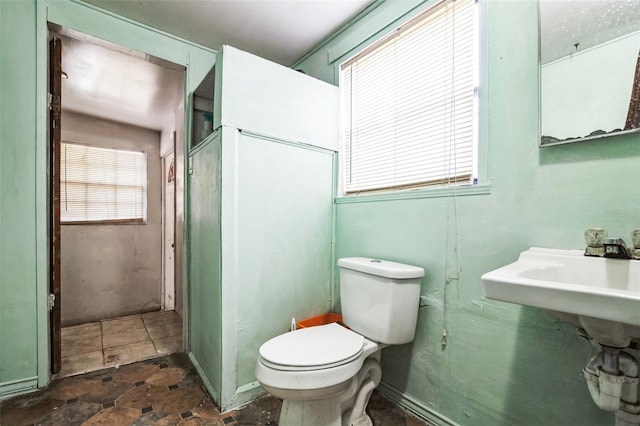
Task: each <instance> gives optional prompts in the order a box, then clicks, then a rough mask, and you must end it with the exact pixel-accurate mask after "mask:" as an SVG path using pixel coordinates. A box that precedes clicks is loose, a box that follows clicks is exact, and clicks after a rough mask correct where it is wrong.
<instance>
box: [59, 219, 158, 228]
mask: <svg viewBox="0 0 640 426" xmlns="http://www.w3.org/2000/svg"><path fill="white" fill-rule="evenodd" d="M146 224H147V221H146V220H143V219H113V220H84V221H83V220H73V221H66V222H60V225H62V226H65V225H146Z"/></svg>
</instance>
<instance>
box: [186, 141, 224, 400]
mask: <svg viewBox="0 0 640 426" xmlns="http://www.w3.org/2000/svg"><path fill="white" fill-rule="evenodd" d="M194 151H195V152H193V153H192V154H191V155H190V157H189V163H190V175H189V186H188V194H189V195H188V197H189V215H188V218H189V221H188V223H189V253H190V255H189V258H188V261H187V264H188V268H189V313H190V316H189V341H190V342H191V358H192V360H194V362H195V363H197V364H198V367H199V369H200V370H201V373H202V375H203V376H204V377H205V378H206V380H208V382H209V383H207V386H208V388H209V392H210V393H212V394H213V396H214V398H215V399H216V400H219V395H220V389H221V388H220V386H221V381H222V327H221V325H222V306H221V305H222V299H221V297H222V296H221V291H220V290H221V289H220V274H221V257H222V253H221V234H220V232H221V229H220V173H221V170H220V167H221V158H220V155H221V140H220V133H219V132H217V134H216V135H215V136H213V137H210V138H209V139H207V140H206V141H205V142H203V143H202V144H201V145H200V146H198V148H197V149H196V150H194Z"/></svg>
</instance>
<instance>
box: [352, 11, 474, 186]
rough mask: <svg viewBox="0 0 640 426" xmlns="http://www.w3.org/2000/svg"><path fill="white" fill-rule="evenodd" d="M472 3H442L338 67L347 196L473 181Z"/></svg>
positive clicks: (470, 182) (471, 182)
mask: <svg viewBox="0 0 640 426" xmlns="http://www.w3.org/2000/svg"><path fill="white" fill-rule="evenodd" d="M475 6H476V4H475V1H474V0H455V1H451V0H445V1H442V2H440V3H438V4H437V5H435V6H434V7H432V8H431V9H429V10H428V11H426V12H425V13H423V14H421V15H420V16H418V17H416V18H415V19H413V20H411V21H410V22H408V23H406V24H405V25H403V26H401V27H400V28H398V29H397V30H396V31H394V32H393V33H392V34H390V35H388V36H386V37H384V38H383V39H381V40H379V41H378V42H376V43H374V44H372V45H371V46H369V47H368V48H367V49H365V50H364V51H362V52H361V53H360V54H358V55H357V56H355V57H353V58H352V59H350V60H348V61H346V62H345V63H343V64H342V65H341V67H340V89H341V96H342V99H341V103H342V156H343V158H342V162H343V166H344V181H343V182H344V190H345V193H346V194H357V193H366V192H372V191H385V190H387V191H388V190H402V189H410V188H422V187H429V186H444V185H460V184H473V183H475V179H476V175H477V172H476V170H477V137H476V134H477V131H476V128H477V120H476V117H477V112H476V111H477V107H476V93H477V78H476V73H477V71H476V70H477V50H478V49H477V36H476V32H477V29H476V27H477V24H476V22H477V19H476V7H475Z"/></svg>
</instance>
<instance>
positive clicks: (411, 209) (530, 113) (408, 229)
mask: <svg viewBox="0 0 640 426" xmlns="http://www.w3.org/2000/svg"><path fill="white" fill-rule="evenodd" d="M390 3H403V4H404V7H405V9H404V10H400V8H399V5H398V4H394V5H391V4H390ZM482 3H483V8H482V10H483V16H482V22H483V23H484V26H485V33H484V36H485V37H486V42H487V43H488V48H486V49H483V50H482V51H483V56H484V58H483V62H484V65H483V67H482V70H483V71H482V72H483V80H484V81H485V84H484V85H483V87H482V88H481V91H480V97H481V108H482V110H481V123H484V124H483V125H484V128H483V129H481V135H482V136H481V141H480V143H481V151H483V152H484V151H485V150H486V153H487V156H486V159H485V160H484V162H483V164H481V165H480V167H481V170H483V171H484V172H486V175H487V179H485V181H483V182H481V183H485V184H490V194H485V195H473V196H454V195H451V196H444V197H434V198H422V199H410V200H387V201H377V202H362V203H354V202H346V200H344V199H338V204H337V237H336V238H337V241H336V245H337V247H336V259H337V258H340V257H345V256H371V257H380V258H387V259H390V260H395V261H401V262H406V263H410V264H415V265H419V266H422V267H424V268H425V269H426V271H427V272H426V276H425V278H424V280H423V287H422V294H423V295H424V296H426V298H427V299H426V301H427V305H428V306H426V307H424V308H422V309H421V310H420V317H419V323H418V329H417V334H416V339H415V341H414V342H413V343H412V344H409V345H404V346H402V347H391V348H388V349H385V350H384V351H383V372H384V374H383V381H384V383H385V384H386V385H387V386H388V387H391V388H393V389H395V390H396V391H397V392H398V393H399V394H400V397H401V398H404V400H405V401H413V402H414V403H415V404H417V406H418V407H420V410H422V413H423V414H424V413H427V415H430V416H433V418H434V419H435V418H437V417H439V416H441V417H445V418H448V419H450V420H451V421H453V422H456V423H458V424H461V425H487V426H494V425H514V424H518V425H539V424H546V425H577V424H580V425H607V424H611V425H612V424H613V422H614V421H613V416H612V415H609V414H604V413H602V412H600V410H598V409H597V408H596V407H595V405H594V404H593V403H592V401H591V398H590V397H589V394H588V391H587V388H586V385H585V383H584V380H583V379H582V378H581V375H580V370H581V369H582V368H583V367H584V365H585V363H586V362H587V361H588V359H589V358H590V356H591V348H590V345H589V344H588V343H587V342H586V341H585V340H583V339H581V338H579V337H578V336H577V334H576V331H575V330H574V329H573V328H571V327H569V326H567V325H565V324H564V323H562V322H560V321H557V320H555V319H553V318H552V317H551V316H549V315H547V314H546V313H544V312H543V311H541V310H539V309H535V308H527V307H520V306H517V305H512V304H507V303H501V302H495V301H491V300H488V299H486V298H485V297H484V294H483V289H482V283H481V281H480V276H481V275H482V274H483V273H484V272H487V271H489V270H492V269H494V268H496V267H499V266H502V265H504V264H506V263H509V262H512V261H514V260H515V259H516V258H517V256H518V254H519V253H520V252H521V251H523V250H525V249H527V248H528V247H530V246H543V247H557V248H581V247H583V244H584V243H583V238H582V235H583V232H584V230H585V229H586V228H588V227H593V226H602V227H604V228H606V229H608V231H609V234H610V235H619V236H621V237H623V238H625V239H626V240H627V241H628V239H629V234H630V232H631V230H632V229H635V228H638V226H639V225H640V184H638V177H639V176H640V138H639V137H638V136H626V137H619V138H614V139H608V140H603V141H592V142H585V143H578V144H570V145H565V146H557V147H550V148H544V149H539V148H538V122H539V105H538V63H537V58H538V53H537V52H538V50H537V49H538V48H537V40H538V36H537V30H538V27H537V20H536V18H537V5H536V2H535V1H524V0H523V1H496V0H490V1H485V2H482ZM417 4H418V3H417V2H385V3H382V4H380V5H379V7H378V8H377V9H376V10H374V12H372V14H371V15H370V16H368V17H364V18H362V19H360V21H358V22H356V23H353V24H352V25H351V26H350V27H348V28H347V29H346V30H345V31H343V32H341V33H339V34H338V35H337V36H336V37H334V38H333V39H331V40H329V42H328V43H327V44H325V45H324V46H322V47H320V48H319V49H317V50H316V51H315V52H313V53H312V54H311V55H309V56H308V57H306V58H305V59H304V60H302V61H301V62H300V63H298V64H296V65H295V66H294V67H295V68H302V69H304V70H305V71H307V73H309V74H311V75H315V76H318V77H320V78H323V79H325V80H327V81H330V82H333V81H335V76H336V66H337V64H338V63H339V60H337V61H336V62H334V63H329V62H328V59H327V58H329V59H332V58H338V59H339V57H340V56H339V53H340V52H342V53H344V54H345V56H344V57H347V56H348V55H349V54H350V53H349V48H348V47H349V46H351V47H354V46H358V45H360V44H361V43H362V42H363V41H364V40H365V39H366V38H367V37H369V36H372V35H373V34H375V33H376V32H377V31H378V30H379V29H380V28H383V27H384V26H386V25H388V24H389V23H390V22H392V21H393V20H395V19H396V18H398V17H399V16H401V15H402V14H403V13H404V12H406V11H407V10H409V9H411V7H413V6H416V5H417ZM419 8H420V7H419ZM381 15H383V16H386V19H382V18H381V17H380V16H381ZM334 261H335V259H334ZM443 328H446V330H447V334H448V344H447V345H446V346H442V344H441V341H442V330H443ZM636 354H637V353H636ZM393 389H392V390H393ZM420 410H419V411H420Z"/></svg>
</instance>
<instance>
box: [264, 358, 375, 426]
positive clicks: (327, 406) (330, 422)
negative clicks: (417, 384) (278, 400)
mask: <svg viewBox="0 0 640 426" xmlns="http://www.w3.org/2000/svg"><path fill="white" fill-rule="evenodd" d="M375 355H377V356H371V357H369V358H367V359H366V360H365V362H364V364H363V366H362V368H361V369H360V371H359V372H358V374H357V375H356V376H355V377H353V378H352V379H351V381H350V382H349V384H348V386H347V387H346V389H345V390H344V391H343V392H341V393H339V394H337V395H333V396H331V397H329V398H323V399H309V400H300V399H295V400H293V399H284V400H283V402H282V408H281V410H280V419H279V421H278V424H279V426H373V423H372V421H371V419H370V418H369V416H368V415H367V414H366V412H365V409H366V407H367V404H368V403H369V398H370V397H371V393H372V392H373V390H374V389H375V388H376V387H377V386H378V384H379V383H380V378H381V375H382V371H381V369H380V363H379V352H378V353H377V354H375ZM272 394H274V396H276V397H277V396H278V392H272Z"/></svg>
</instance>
